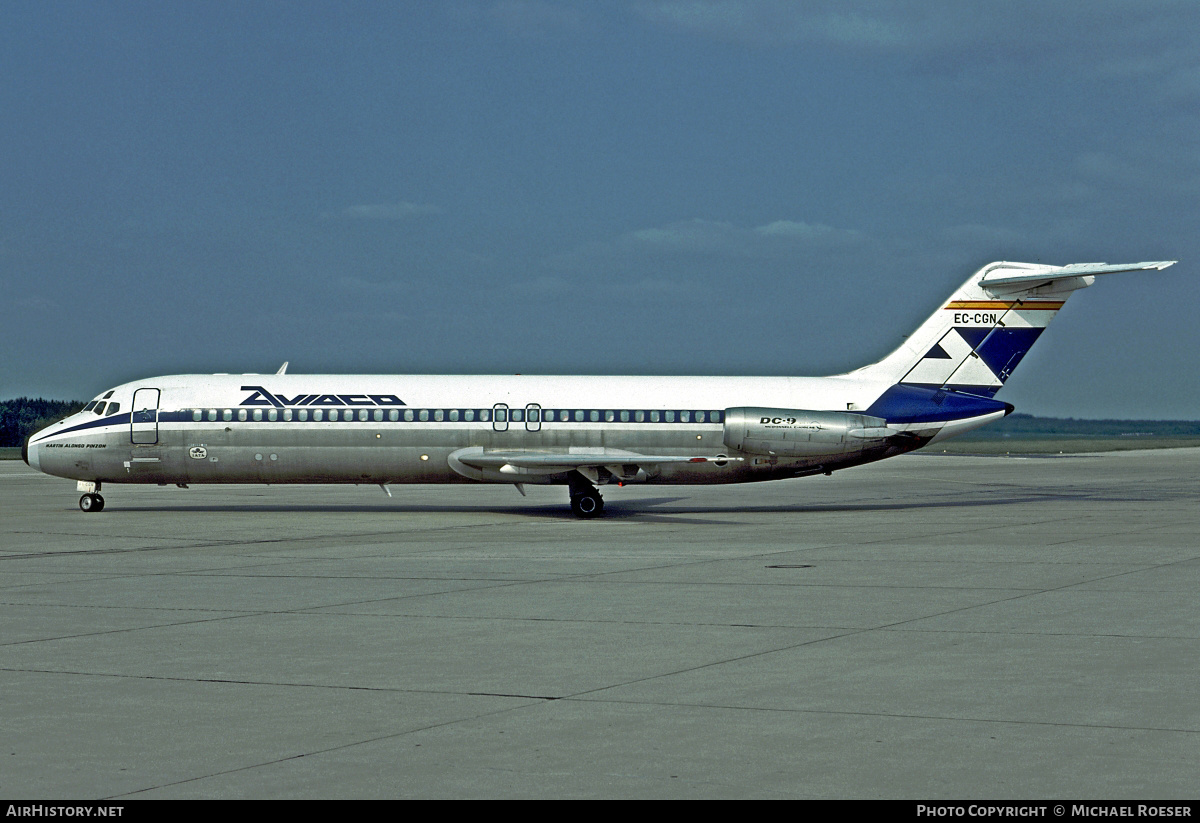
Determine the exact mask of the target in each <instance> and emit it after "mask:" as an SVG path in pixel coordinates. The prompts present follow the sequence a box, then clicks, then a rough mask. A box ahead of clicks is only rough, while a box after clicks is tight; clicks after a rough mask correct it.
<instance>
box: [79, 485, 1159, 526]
mask: <svg viewBox="0 0 1200 823" xmlns="http://www.w3.org/2000/svg"><path fill="white" fill-rule="evenodd" d="M1107 491H1108V490H1104V491H1101V490H1091V491H1089V490H1082V489H1081V490H1060V491H1056V492H1054V493H1036V494H1007V495H996V494H989V493H979V494H965V495H960V496H955V497H953V498H943V499H935V500H930V499H912V500H903V499H896V500H882V501H878V500H877V501H865V500H864V501H857V502H856V501H848V502H844V503H803V502H799V503H791V504H782V505H770V504H766V505H752V506H741V505H733V504H729V503H722V504H718V505H710V504H705V503H697V502H694V499H693V498H690V497H687V496H676V497H650V498H641V499H638V500H609V501H606V504H605V510H604V514H602V515H601V516H600V517H598V518H596V519H595V520H592V521H577V518H575V517H574V516H573V515H572V514H571V511H570V509H568V508H567V507H566V506H563V505H558V504H552V505H547V504H539V505H529V506H522V505H519V504H518V505H511V506H509V505H505V506H495V505H445V504H441V505H429V504H407V505H406V504H404V503H402V502H401V503H397V502H395V501H387V502H380V503H379V504H377V505H369V506H367V505H361V504H357V505H356V504H349V505H347V504H337V503H320V504H296V503H279V504H270V503H253V504H247V505H237V504H224V505H206V504H200V505H178V504H172V505H165V506H158V505H156V506H151V505H121V504H119V503H118V504H116V505H114V506H113V507H112V508H110V509H109V511H108V512H106V513H105V514H106V515H112V514H118V513H120V512H138V513H152V512H162V513H184V512H196V513H200V512H211V513H229V514H234V513H263V514H286V513H304V512H307V513H323V514H346V513H350V514H355V513H357V514H429V515H437V514H498V515H508V516H513V517H521V518H534V519H546V520H568V521H572V522H580V523H584V522H593V523H595V522H603V521H638V520H645V521H660V522H661V521H664V520H667V519H673V518H674V517H678V516H687V520H686V521H681V522H688V523H702V522H714V523H715V522H722V523H733V521H706V520H698V519H696V517H694V515H718V516H719V515H722V514H762V515H773V514H821V513H847V512H862V513H870V512H888V511H907V510H921V509H947V508H973V507H988V506H1017V505H1021V504H1026V505H1028V504H1038V503H1047V502H1062V501H1070V500H1078V501H1088V502H1092V503H1095V502H1132V501H1142V500H1145V499H1146V496H1144V495H1136V494H1130V495H1119V496H1118V495H1112V494H1109V493H1106V492H1107ZM102 516H103V515H102Z"/></svg>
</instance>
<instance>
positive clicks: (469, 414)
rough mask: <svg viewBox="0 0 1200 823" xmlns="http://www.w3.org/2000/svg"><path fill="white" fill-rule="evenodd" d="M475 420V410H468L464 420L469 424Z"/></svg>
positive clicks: (464, 414) (464, 413)
mask: <svg viewBox="0 0 1200 823" xmlns="http://www.w3.org/2000/svg"><path fill="white" fill-rule="evenodd" d="M474 419H475V410H474V409H467V410H466V411H464V412H463V420H466V421H467V422H468V423H470V422H471V421H472V420H474Z"/></svg>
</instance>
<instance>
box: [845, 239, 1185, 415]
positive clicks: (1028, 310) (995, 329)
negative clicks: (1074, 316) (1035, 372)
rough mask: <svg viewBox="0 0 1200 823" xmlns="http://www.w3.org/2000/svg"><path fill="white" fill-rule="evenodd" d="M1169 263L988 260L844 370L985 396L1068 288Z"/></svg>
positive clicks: (1012, 366) (1003, 378) (995, 387)
mask: <svg viewBox="0 0 1200 823" xmlns="http://www.w3.org/2000/svg"><path fill="white" fill-rule="evenodd" d="M1173 262H1174V261H1164V262H1157V263H1134V264H1130V265H1116V266H1110V265H1108V264H1105V263H1075V264H1072V265H1070V266H1043V265H1037V264H1032V263H1005V262H1000V263H991V264H989V265H987V266H984V267H983V268H982V269H980V270H979V271H977V272H975V274H973V275H972V276H971V278H970V279H969V280H967V282H966V283H963V285H962V286H961V287H959V289H958V290H957V291H956V292H955V293H954V294H953V296H951V298H950V299H949V300H948V301H947V302H946V303H944V304H943V305H942V307H941V308H940V309H938V311H936V312H934V314H933V316H931V317H930V318H929V319H928V320H926V321H925V322H924V323H922V324H921V327H920V328H919V329H917V331H916V332H914V333H913V334H912V335H911V336H910V337H909V338H908V339H907V340H906V341H905V342H904V344H903V345H901V346H900V347H899V348H898V349H896V351H894V352H892V353H891V354H890V355H888V356H887V357H885V358H884V359H883V360H881V361H879V362H878V363H875V364H874V365H871V366H867V367H866V368H863V369H859V370H858V371H856V372H852V374H853V375H854V376H856V377H864V378H869V379H879V380H884V381H887V382H890V383H903V384H905V385H914V386H922V387H928V388H946V389H954V390H957V391H962V392H968V393H970V394H976V395H983V396H986V397H991V396H992V395H994V394H995V393H996V392H997V391H999V390H1000V388H1002V387H1003V386H1004V383H1005V382H1006V381H1007V380H1008V378H1009V376H1010V375H1011V374H1012V373H1013V370H1014V369H1016V367H1017V365H1018V364H1019V363H1020V362H1021V359H1022V358H1023V357H1024V356H1025V354H1026V353H1027V352H1028V351H1029V349H1030V348H1031V347H1032V346H1033V344H1034V343H1035V342H1037V339H1038V337H1040V336H1041V334H1042V332H1043V331H1044V330H1045V328H1046V326H1048V325H1050V321H1051V320H1052V319H1054V315H1056V314H1057V313H1058V310H1059V309H1061V308H1062V307H1063V304H1064V303H1066V301H1067V298H1068V297H1070V295H1071V293H1072V292H1074V291H1076V290H1078V289H1081V288H1085V287H1087V286H1090V285H1091V284H1092V283H1093V282H1094V281H1095V279H1096V278H1095V276H1096V275H1098V274H1110V273H1113V272H1120V271H1143V270H1148V269H1165V268H1166V267H1167V266H1170V265H1172V263H1173Z"/></svg>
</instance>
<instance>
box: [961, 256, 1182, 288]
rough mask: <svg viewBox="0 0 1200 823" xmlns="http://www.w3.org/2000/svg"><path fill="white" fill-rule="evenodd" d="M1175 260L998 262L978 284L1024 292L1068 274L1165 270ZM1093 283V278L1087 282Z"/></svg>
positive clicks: (1069, 275)
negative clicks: (1060, 263) (1055, 263)
mask: <svg viewBox="0 0 1200 823" xmlns="http://www.w3.org/2000/svg"><path fill="white" fill-rule="evenodd" d="M1176 262H1178V261H1176V260H1160V261H1157V262H1153V263H1120V264H1116V265H1110V264H1108V263H1072V264H1071V265H1069V266H1030V265H1029V264H1027V263H1025V264H1022V263H1013V264H1005V263H1001V264H997V265H996V266H995V267H994V268H992V270H991V271H989V272H988V273H987V274H985V275H984V276H983V277H982V278H981V279H980V280H979V285H981V286H983V287H984V288H985V289H988V290H989V291H1002V292H1010V291H1024V290H1026V289H1035V288H1037V287H1038V286H1044V285H1046V284H1047V283H1052V282H1054V281H1055V280H1065V279H1067V278H1069V277H1085V276H1088V275H1097V274H1115V273H1117V272H1123V271H1150V270H1152V269H1153V270H1156V271H1162V270H1163V269H1165V268H1167V267H1168V266H1174V265H1175V263H1176ZM1088 282H1091V281H1088Z"/></svg>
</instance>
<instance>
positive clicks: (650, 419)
mask: <svg viewBox="0 0 1200 823" xmlns="http://www.w3.org/2000/svg"><path fill="white" fill-rule="evenodd" d="M493 411H494V412H495V415H496V420H495V422H497V423H504V422H508V421H511V422H513V423H523V422H529V423H542V422H546V423H554V422H560V423H569V422H574V423H599V422H602V421H603V422H605V423H615V422H617V421H620V422H622V423H720V422H722V421H721V418H722V416H723V413H722V412H719V411H693V410H691V409H684V410H675V409H667V410H660V409H649V410H646V409H541V408H536V407H531V408H526V409H505V408H498V409H494V410H493V409H207V410H205V409H192V420H194V421H196V422H197V423H199V422H201V421H204V420H207V421H209V422H216V421H217V420H222V421H231V420H234V419H235V417H236V419H237V420H239V421H242V422H245V421H248V420H254V421H261V420H267V421H270V422H275V421H278V420H282V421H290V420H295V421H299V422H301V423H304V422H308V421H314V422H322V421H325V420H329V421H334V422H336V421H339V420H342V421H346V422H350V421H358V422H361V423H368V422H375V423H382V422H384V421H385V420H386V421H388V422H391V423H397V422H399V421H400V420H401V419H403V420H404V422H405V423H413V422H421V423H426V422H429V421H431V420H432V421H433V422H436V423H441V422H444V421H449V422H452V423H456V422H459V421H463V422H467V423H472V422H474V421H476V420H478V421H480V422H482V423H488V422H492V413H493ZM527 417H528V420H526V418H527Z"/></svg>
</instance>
